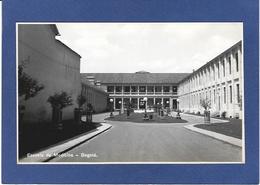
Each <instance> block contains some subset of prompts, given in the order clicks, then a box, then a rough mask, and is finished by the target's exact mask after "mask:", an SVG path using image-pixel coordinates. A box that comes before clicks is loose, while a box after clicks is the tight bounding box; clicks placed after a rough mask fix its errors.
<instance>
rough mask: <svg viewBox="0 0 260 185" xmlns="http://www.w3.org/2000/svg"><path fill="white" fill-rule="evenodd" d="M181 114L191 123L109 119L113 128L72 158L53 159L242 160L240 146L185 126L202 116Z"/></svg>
mask: <svg viewBox="0 0 260 185" xmlns="http://www.w3.org/2000/svg"><path fill="white" fill-rule="evenodd" d="M173 114H175V113H173ZM106 116H108V114H98V115H95V116H94V121H97V122H98V121H103V119H104V118H105V117H106ZM182 118H183V119H185V120H187V121H188V122H189V123H172V124H169V123H167V124H163V123H158V124H154V123H152V124H151V123H131V122H117V121H106V122H107V123H108V124H111V125H112V128H111V129H110V130H108V131H106V132H105V133H102V134H101V135H99V136H97V137H95V138H93V139H91V140H89V141H87V142H85V143H83V144H81V145H79V146H78V147H76V148H74V149H72V150H70V151H68V153H69V154H73V155H74V157H73V158H72V157H58V158H54V159H53V160H51V161H50V162H241V160H242V149H241V148H240V147H236V146H233V145H231V144H228V143H225V142H222V141H219V140H216V139H213V138H211V137H208V136H205V135H202V134H200V133H196V132H193V131H190V130H187V129H186V128H184V126H185V125H188V124H191V123H202V122H203V118H202V117H198V116H192V115H182ZM217 121H218V122H219V120H212V122H217Z"/></svg>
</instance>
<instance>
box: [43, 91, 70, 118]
mask: <svg viewBox="0 0 260 185" xmlns="http://www.w3.org/2000/svg"><path fill="white" fill-rule="evenodd" d="M72 101H73V100H72V98H71V96H70V95H68V94H67V93H66V92H61V93H55V94H54V95H53V96H50V97H49V98H48V100H47V102H49V103H50V104H51V106H52V121H53V122H55V123H58V122H60V121H61V120H62V109H63V108H65V107H67V106H70V105H73V103H72Z"/></svg>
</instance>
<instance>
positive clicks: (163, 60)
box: [57, 23, 243, 73]
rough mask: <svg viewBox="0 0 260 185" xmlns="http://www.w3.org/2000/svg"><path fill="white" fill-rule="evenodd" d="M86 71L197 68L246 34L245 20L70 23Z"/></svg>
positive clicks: (63, 30)
mask: <svg viewBox="0 0 260 185" xmlns="http://www.w3.org/2000/svg"><path fill="white" fill-rule="evenodd" d="M57 26H58V29H59V32H60V34H61V36H59V37H57V39H59V40H61V41H62V42H64V43H65V44H66V45H68V46H69V47H71V48H72V49H73V50H74V51H76V52H77V53H79V54H80V55H81V57H82V58H81V72H84V73H104V72H106V73H134V72H136V71H141V70H145V71H148V72H154V73H182V72H183V73H191V72H192V70H193V69H195V70H196V69H198V68H199V67H201V66H202V65H204V64H205V63H206V62H208V61H210V60H211V59H213V58H214V57H216V56H217V55H218V54H220V53H222V52H223V51H224V50H226V49H228V48H229V47H231V46H232V45H233V44H235V43H237V42H238V41H240V40H242V38H243V25H242V23H64V24H57Z"/></svg>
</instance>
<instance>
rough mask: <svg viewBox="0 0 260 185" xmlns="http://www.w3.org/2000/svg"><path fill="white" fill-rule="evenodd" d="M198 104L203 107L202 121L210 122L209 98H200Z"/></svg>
mask: <svg viewBox="0 0 260 185" xmlns="http://www.w3.org/2000/svg"><path fill="white" fill-rule="evenodd" d="M200 105H201V106H202V107H203V108H204V122H205V123H210V111H209V109H210V107H211V103H210V100H208V99H201V100H200Z"/></svg>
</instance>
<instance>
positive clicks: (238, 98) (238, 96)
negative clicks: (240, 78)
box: [237, 84, 240, 103]
mask: <svg viewBox="0 0 260 185" xmlns="http://www.w3.org/2000/svg"><path fill="white" fill-rule="evenodd" d="M239 101H240V93H239V84H237V103H240V102H239Z"/></svg>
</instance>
